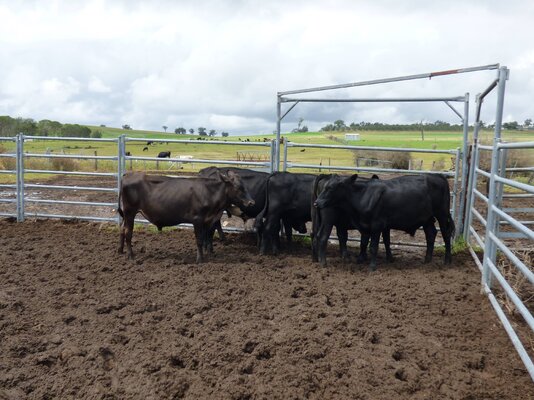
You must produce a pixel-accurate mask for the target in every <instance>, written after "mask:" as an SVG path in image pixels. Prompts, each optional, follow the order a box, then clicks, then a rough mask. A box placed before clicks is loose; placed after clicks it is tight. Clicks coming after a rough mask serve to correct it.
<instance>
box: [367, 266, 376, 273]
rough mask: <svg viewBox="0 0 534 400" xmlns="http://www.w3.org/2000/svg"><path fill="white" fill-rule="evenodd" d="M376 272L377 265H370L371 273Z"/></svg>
mask: <svg viewBox="0 0 534 400" xmlns="http://www.w3.org/2000/svg"><path fill="white" fill-rule="evenodd" d="M375 271H376V264H371V265H369V272H375Z"/></svg>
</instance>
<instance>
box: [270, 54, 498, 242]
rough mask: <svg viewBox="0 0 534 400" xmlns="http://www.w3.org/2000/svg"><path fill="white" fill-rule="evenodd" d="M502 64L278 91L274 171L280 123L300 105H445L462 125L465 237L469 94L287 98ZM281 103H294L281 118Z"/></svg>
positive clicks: (461, 213) (461, 226)
mask: <svg viewBox="0 0 534 400" xmlns="http://www.w3.org/2000/svg"><path fill="white" fill-rule="evenodd" d="M499 68H500V64H488V65H482V66H477V67H469V68H458V69H451V70H445V71H437V72H427V73H422V74H415V75H404V76H398V77H394V78H384V79H374V80H368V81H360V82H353V83H345V84H338V85H329V86H319V87H314V88H307V89H297V90H287V91H283V92H278V93H277V95H276V111H277V112H276V114H277V118H276V161H275V168H276V171H278V170H279V167H280V135H281V123H282V120H283V119H284V118H285V116H286V115H287V114H289V112H290V111H291V110H292V109H293V108H294V107H295V106H296V105H297V104H298V103H300V102H320V103H324V102H337V103H341V102H343V103H357V102H360V103H369V102H444V103H445V104H446V105H447V106H448V107H449V108H450V109H451V110H452V111H453V112H454V113H455V114H456V115H457V116H458V117H459V118H460V119H461V120H462V122H463V144H462V149H461V159H462V178H461V179H462V181H461V188H460V207H459V210H458V215H459V216H461V217H460V219H459V224H458V226H457V229H458V233H459V234H463V231H464V228H465V224H464V220H465V217H464V215H465V203H466V202H465V199H466V196H467V191H466V186H467V148H468V134H469V93H466V94H465V95H464V96H457V97H416V98H408V97H399V98H338V99H332V98H298V97H296V98H289V97H287V96H288V95H294V94H297V95H298V94H303V93H311V92H320V91H327V90H336V89H346V88H351V87H359V86H370V85H377V84H383V83H391V82H401V81H408V80H416V79H432V78H434V77H438V76H445V75H455V74H463V73H469V72H479V71H488V70H495V69H499ZM450 102H463V103H464V113H463V115H462V114H461V113H460V112H459V111H458V110H456V109H455V108H454V107H453V106H452V105H451V104H450ZM282 103H293V104H292V105H291V106H290V107H289V108H288V109H287V110H286V111H285V112H284V114H283V115H282Z"/></svg>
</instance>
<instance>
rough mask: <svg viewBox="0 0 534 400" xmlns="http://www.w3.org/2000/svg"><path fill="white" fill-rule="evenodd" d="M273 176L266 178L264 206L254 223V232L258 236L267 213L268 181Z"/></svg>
mask: <svg viewBox="0 0 534 400" xmlns="http://www.w3.org/2000/svg"><path fill="white" fill-rule="evenodd" d="M273 175H274V173H273V174H271V175H269V177H268V178H267V183H266V184H265V204H264V205H263V209H262V210H261V211H260V213H259V214H258V215H257V216H256V220H255V221H254V229H255V230H256V233H257V234H258V235H261V233H262V232H263V218H264V216H265V214H266V213H267V208H268V207H269V181H270V180H271V176H273Z"/></svg>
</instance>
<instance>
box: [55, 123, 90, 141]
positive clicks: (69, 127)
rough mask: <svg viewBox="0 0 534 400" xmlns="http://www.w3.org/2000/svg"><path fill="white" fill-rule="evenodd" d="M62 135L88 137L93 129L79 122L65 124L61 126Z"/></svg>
mask: <svg viewBox="0 0 534 400" xmlns="http://www.w3.org/2000/svg"><path fill="white" fill-rule="evenodd" d="M61 136H63V137H85V138H88V137H90V136H91V129H89V128H88V127H86V126H81V125H78V124H65V125H63V126H62V127H61Z"/></svg>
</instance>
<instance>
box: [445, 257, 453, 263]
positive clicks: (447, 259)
mask: <svg viewBox="0 0 534 400" xmlns="http://www.w3.org/2000/svg"><path fill="white" fill-rule="evenodd" d="M443 264H445V265H450V264H452V257H445V260H444V261H443Z"/></svg>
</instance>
